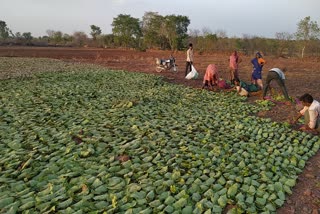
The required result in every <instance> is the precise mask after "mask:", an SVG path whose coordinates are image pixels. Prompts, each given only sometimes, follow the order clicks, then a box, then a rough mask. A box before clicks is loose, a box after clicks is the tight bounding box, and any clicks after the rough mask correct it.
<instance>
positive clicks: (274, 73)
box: [263, 68, 290, 100]
mask: <svg viewBox="0 0 320 214" xmlns="http://www.w3.org/2000/svg"><path fill="white" fill-rule="evenodd" d="M285 71H286V68H283V69H282V70H281V69H279V68H272V69H271V70H269V72H268V75H267V79H266V85H265V87H264V89H263V98H264V97H265V96H266V95H267V91H268V89H269V87H270V83H271V81H272V80H275V81H277V83H278V85H279V86H280V88H281V91H282V94H283V96H284V97H285V98H286V100H290V98H289V96H288V92H287V88H286V85H285V83H284V80H285V76H284V72H285Z"/></svg>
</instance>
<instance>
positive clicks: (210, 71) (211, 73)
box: [202, 64, 219, 89]
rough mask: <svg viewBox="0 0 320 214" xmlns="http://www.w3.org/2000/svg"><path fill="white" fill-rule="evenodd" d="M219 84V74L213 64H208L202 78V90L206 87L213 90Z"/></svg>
mask: <svg viewBox="0 0 320 214" xmlns="http://www.w3.org/2000/svg"><path fill="white" fill-rule="evenodd" d="M218 82H219V72H218V67H217V66H216V65H215V64H209V65H208V67H207V70H206V73H205V74H204V77H203V85H202V89H204V88H205V87H208V88H209V89H213V86H214V85H217V84H218Z"/></svg>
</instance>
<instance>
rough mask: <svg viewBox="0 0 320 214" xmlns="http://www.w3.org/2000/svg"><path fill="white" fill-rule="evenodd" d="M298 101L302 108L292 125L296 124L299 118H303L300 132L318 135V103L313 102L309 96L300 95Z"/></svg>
mask: <svg viewBox="0 0 320 214" xmlns="http://www.w3.org/2000/svg"><path fill="white" fill-rule="evenodd" d="M299 100H300V101H301V103H302V105H303V106H304V108H303V109H302V110H301V111H300V112H299V115H298V117H297V118H296V119H295V120H294V121H293V123H296V122H297V121H298V120H299V118H300V117H302V116H304V121H305V124H304V126H302V127H301V128H300V130H306V131H308V130H309V131H315V132H317V133H320V103H319V102H318V101H317V100H314V99H313V97H312V96H311V95H310V94H304V95H302V96H301V97H300V98H299Z"/></svg>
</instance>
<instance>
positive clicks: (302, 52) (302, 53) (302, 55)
mask: <svg viewBox="0 0 320 214" xmlns="http://www.w3.org/2000/svg"><path fill="white" fill-rule="evenodd" d="M305 48H306V46H305V45H304V46H303V48H302V51H301V58H303V57H304V49H305Z"/></svg>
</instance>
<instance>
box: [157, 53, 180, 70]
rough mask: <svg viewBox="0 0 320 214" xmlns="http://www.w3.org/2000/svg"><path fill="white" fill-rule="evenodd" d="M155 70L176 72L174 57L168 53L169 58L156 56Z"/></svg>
mask: <svg viewBox="0 0 320 214" xmlns="http://www.w3.org/2000/svg"><path fill="white" fill-rule="evenodd" d="M156 71H157V72H162V71H172V72H177V71H178V68H177V65H176V59H175V58H174V57H173V56H172V55H170V58H169V59H159V58H156Z"/></svg>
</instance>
